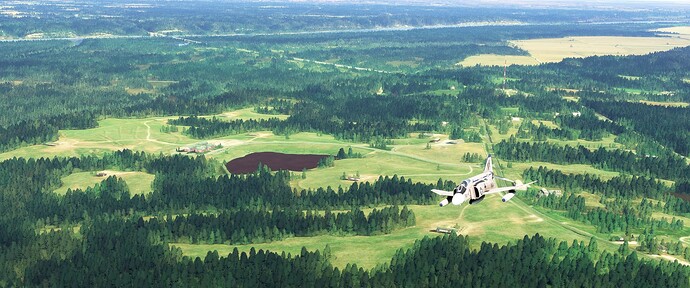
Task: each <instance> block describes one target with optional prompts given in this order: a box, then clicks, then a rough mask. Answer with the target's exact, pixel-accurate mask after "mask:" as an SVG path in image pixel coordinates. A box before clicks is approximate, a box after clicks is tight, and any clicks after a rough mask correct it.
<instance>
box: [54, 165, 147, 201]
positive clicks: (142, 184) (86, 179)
mask: <svg viewBox="0 0 690 288" xmlns="http://www.w3.org/2000/svg"><path fill="white" fill-rule="evenodd" d="M98 172H104V173H105V174H106V176H103V177H99V176H96V172H78V173H72V174H71V175H68V176H66V177H63V178H62V186H60V188H58V189H56V190H55V191H54V192H55V193H57V194H60V195H64V194H65V193H67V189H72V190H74V189H82V190H84V189H86V188H87V187H93V186H94V185H96V184H98V183H101V181H103V180H105V179H106V178H107V177H109V176H117V177H119V178H122V179H123V180H125V182H127V186H129V191H130V193H131V195H135V194H148V193H150V192H151V183H152V182H153V178H154V177H155V175H153V174H149V173H144V172H132V171H130V172H122V171H112V170H104V171H98Z"/></svg>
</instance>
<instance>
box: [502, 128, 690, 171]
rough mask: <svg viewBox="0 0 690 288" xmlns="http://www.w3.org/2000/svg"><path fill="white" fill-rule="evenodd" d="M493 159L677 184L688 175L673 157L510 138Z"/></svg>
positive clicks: (687, 167) (689, 167)
mask: <svg viewBox="0 0 690 288" xmlns="http://www.w3.org/2000/svg"><path fill="white" fill-rule="evenodd" d="M494 151H495V153H496V155H498V156H500V157H501V158H503V159H505V160H508V161H520V162H526V161H544V162H551V163H555V164H589V165H592V166H594V167H595V168H599V169H602V170H608V171H619V172H625V173H631V174H635V175H645V176H650V177H656V178H662V179H668V180H678V179H684V178H686V177H688V175H690V165H688V164H687V163H686V162H685V160H684V159H683V158H682V157H679V156H677V155H660V156H655V157H651V156H650V157H646V156H645V155H638V154H635V153H633V152H631V151H622V150H607V149H605V148H603V147H600V148H598V149H596V150H593V151H592V150H589V149H587V148H586V147H584V146H582V145H579V146H577V147H573V146H570V145H565V146H561V145H557V144H551V143H546V142H536V143H528V142H520V141H518V140H517V139H516V138H515V137H513V136H511V137H510V139H508V141H506V140H503V141H501V142H499V143H497V144H496V145H494Z"/></svg>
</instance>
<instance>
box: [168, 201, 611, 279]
mask: <svg viewBox="0 0 690 288" xmlns="http://www.w3.org/2000/svg"><path fill="white" fill-rule="evenodd" d="M514 199H515V198H514ZM439 201H440V199H439ZM408 207H409V208H410V209H411V210H412V211H414V213H415V217H416V219H417V225H416V226H414V227H408V228H403V229H399V230H396V231H393V233H391V234H388V235H377V236H335V235H323V236H316V237H291V238H288V239H285V240H282V241H276V242H271V243H258V244H248V245H226V244H213V245H207V244H183V243H173V244H170V245H171V246H175V247H179V248H180V249H182V252H183V253H184V255H187V256H192V257H202V258H203V257H204V256H205V255H206V253H208V252H209V251H213V250H217V251H218V253H219V254H220V255H227V254H228V253H230V252H232V250H233V249H235V248H237V249H238V250H239V251H244V252H249V250H250V249H251V248H252V247H254V249H256V250H258V249H263V250H270V251H274V252H278V253H280V252H283V251H284V252H285V253H291V254H292V255H295V254H299V252H300V250H301V249H302V247H306V248H307V249H308V250H323V249H324V248H325V246H326V244H328V245H329V246H330V248H331V251H332V254H333V256H334V259H332V260H331V262H332V263H333V264H334V265H336V266H338V267H345V265H347V264H348V263H354V264H357V265H358V266H360V267H364V268H373V267H376V266H377V265H380V264H386V263H388V262H389V261H390V259H391V258H392V257H393V255H394V254H395V252H396V251H397V250H398V249H407V248H411V247H412V245H413V244H414V241H415V240H418V239H421V238H423V237H438V236H440V235H443V234H440V233H436V232H434V231H432V230H435V229H436V228H437V227H442V228H455V229H457V231H459V233H461V234H464V235H469V237H470V243H471V245H472V246H473V247H474V248H479V247H480V245H481V243H482V242H493V243H499V244H506V243H508V242H510V241H515V240H517V239H521V238H522V237H524V235H534V234H536V233H539V234H540V235H543V236H545V237H557V238H558V239H560V240H563V241H568V242H569V243H570V242H572V240H578V241H585V242H587V241H589V239H590V238H591V237H592V234H591V233H590V232H588V231H585V230H580V229H583V226H586V225H575V224H569V225H564V224H561V223H560V221H561V220H562V219H561V218H558V219H557V220H554V219H551V218H550V217H551V216H547V215H545V214H542V213H541V212H539V211H536V210H534V209H532V208H531V207H529V206H526V205H525V204H524V203H522V202H521V201H519V200H517V201H510V202H508V203H503V202H501V199H500V197H499V196H497V195H491V196H487V198H486V199H485V200H484V201H483V202H481V204H478V205H467V204H466V203H465V204H463V205H462V206H452V205H451V206H446V207H438V206H437V205H425V206H419V205H412V206H408ZM584 228H586V227H584ZM587 230H592V229H587ZM596 237H599V236H596ZM597 241H598V242H599V247H602V248H605V249H616V248H617V246H616V245H614V244H612V243H609V242H608V241H605V240H604V238H603V237H602V238H600V239H597Z"/></svg>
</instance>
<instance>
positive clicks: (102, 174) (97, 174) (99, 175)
mask: <svg viewBox="0 0 690 288" xmlns="http://www.w3.org/2000/svg"><path fill="white" fill-rule="evenodd" d="M105 176H108V173H105V171H101V172H98V173H96V177H105Z"/></svg>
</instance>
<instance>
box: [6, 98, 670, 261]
mask: <svg viewBox="0 0 690 288" xmlns="http://www.w3.org/2000/svg"><path fill="white" fill-rule="evenodd" d="M212 116H215V117H217V118H222V119H227V120H232V119H266V118H270V117H279V118H281V119H285V118H286V117H287V116H286V115H263V114H258V113H256V112H254V110H253V109H252V108H246V109H240V110H235V111H229V112H226V113H221V114H216V115H209V116H204V117H212ZM172 118H176V117H152V118H143V119H115V118H109V119H103V120H101V121H99V127H97V128H93V129H86V130H61V131H60V132H59V135H60V137H59V139H58V140H57V141H55V142H53V143H46V145H34V146H28V147H23V148H19V149H17V150H14V151H10V152H6V153H3V154H0V159H7V158H11V157H52V156H77V155H81V154H101V153H104V152H108V151H115V150H120V149H132V150H138V151H146V152H150V153H164V154H171V153H176V152H175V149H176V148H178V147H181V146H186V145H190V144H194V143H198V142H203V141H208V142H210V143H214V144H221V145H222V148H220V149H217V150H214V151H211V152H208V153H206V157H208V158H212V159H215V160H218V161H220V162H226V161H229V160H232V159H235V158H238V157H242V156H245V155H247V154H250V153H254V152H282V153H294V154H328V155H335V154H336V153H337V152H338V150H339V149H340V148H343V149H345V150H346V151H347V150H348V148H352V150H353V152H354V153H358V154H361V155H362V158H351V159H343V160H338V161H335V165H334V166H333V167H327V168H316V169H311V170H308V171H306V172H305V176H306V177H305V178H302V177H300V176H301V172H295V176H297V177H294V180H292V181H291V184H292V185H293V186H294V187H295V188H299V189H315V188H318V187H327V186H331V187H333V188H337V187H338V186H342V187H348V186H349V185H351V184H352V182H350V181H347V180H341V177H342V175H343V174H345V175H346V176H355V175H359V176H360V181H370V182H373V181H375V180H376V179H377V178H378V177H379V176H381V175H388V176H393V175H398V176H399V177H405V178H409V179H412V180H413V181H415V182H425V183H436V181H438V179H439V178H442V179H446V180H453V181H456V182H457V181H460V180H462V179H465V178H467V177H470V176H473V175H475V174H476V173H478V172H479V171H481V170H482V169H483V163H464V162H462V161H461V159H462V155H463V154H465V153H477V154H479V155H482V157H484V156H485V155H486V153H487V152H486V150H485V149H486V148H485V144H484V143H465V142H464V141H462V140H458V141H452V142H451V141H449V140H448V136H447V135H442V134H437V135H433V136H432V137H430V138H419V137H417V135H414V134H413V135H410V137H409V138H404V139H393V144H392V145H389V149H388V150H381V149H374V148H371V147H369V145H368V144H366V143H353V142H347V141H341V140H338V139H335V138H334V137H333V136H331V135H323V134H317V133H306V132H303V133H296V134H291V135H289V136H285V135H275V134H273V133H272V132H270V131H261V132H250V133H242V134H237V135H229V136H225V137H218V138H215V139H204V140H200V139H193V138H190V137H187V136H185V135H182V134H181V133H180V132H175V133H164V132H161V130H162V129H161V128H162V127H163V126H165V125H167V120H168V119H172ZM518 125H519V122H514V125H513V126H512V128H511V129H510V130H509V132H508V133H507V134H503V135H501V134H499V133H498V131H497V130H496V128H495V127H493V126H489V127H490V129H491V131H492V140H493V142H494V143H497V142H499V141H501V140H502V139H507V138H508V137H510V135H512V134H514V133H516V132H517V127H518ZM546 125H553V123H549V122H546ZM433 138H440V139H441V140H440V141H438V142H429V140H430V139H433ZM556 142H559V143H561V144H571V145H575V144H583V145H586V146H588V147H589V146H607V145H611V143H613V137H609V138H606V139H604V140H603V141H598V142H591V143H590V142H586V141H572V143H571V142H569V141H556ZM496 160H498V161H497V164H498V163H500V164H501V166H502V167H500V166H498V167H497V169H498V173H499V175H502V176H505V177H508V178H511V179H520V178H522V172H523V171H524V170H525V169H528V168H529V167H538V166H546V167H548V168H550V169H558V170H562V171H564V172H565V173H593V174H597V175H600V176H601V177H602V178H611V177H615V176H617V175H618V173H616V172H608V171H602V170H598V169H595V168H593V167H591V166H588V165H556V164H552V163H541V162H532V163H511V166H512V167H511V168H507V167H506V166H507V165H506V164H507V163H506V162H505V161H500V159H496ZM95 172H98V171H88V172H78V173H74V174H72V175H69V176H66V177H64V178H63V179H62V182H63V184H62V186H61V187H59V188H58V189H56V190H55V192H56V193H59V194H63V193H65V192H66V191H67V189H69V188H71V189H77V188H80V189H85V188H86V187H90V186H93V185H95V184H97V183H99V182H100V181H102V180H103V179H104V178H103V177H96V176H95ZM106 173H107V174H108V175H115V176H118V177H121V178H123V179H124V180H125V181H126V182H127V184H128V185H129V187H130V190H131V192H132V194H141V193H148V192H150V189H151V182H152V181H153V178H154V176H153V175H151V174H147V173H143V172H129V171H106ZM554 188H555V187H554ZM429 193H431V192H429ZM581 195H583V196H586V201H587V202H586V203H587V205H588V206H599V205H601V204H599V203H598V201H599V197H598V196H596V195H593V194H588V193H581ZM519 198H520V196H519V195H518V196H517V197H516V198H514V200H512V201H510V202H508V203H503V202H501V199H500V196H498V195H490V196H487V198H486V199H485V200H484V201H483V202H482V203H481V204H479V205H471V206H470V205H467V204H463V205H462V206H452V205H451V206H447V207H438V206H437V205H428V206H411V207H410V208H411V209H412V210H413V211H414V213H415V215H416V219H417V225H416V226H414V227H408V228H404V229H400V230H396V231H394V232H393V233H391V234H388V235H376V236H352V235H350V236H347V235H346V236H341V235H323V236H316V237H291V238H288V239H285V240H282V241H276V242H272V243H258V244H249V245H222V244H216V245H203V244H199V245H192V244H184V243H174V244H171V245H172V246H176V247H179V248H180V249H182V251H183V253H184V254H185V255H189V256H199V257H204V256H205V255H206V253H207V252H208V251H213V250H218V251H219V253H220V254H227V253H229V252H231V251H232V249H234V248H237V249H239V250H241V251H249V250H250V249H251V247H255V249H264V250H271V251H277V252H281V251H285V252H286V253H292V254H298V253H299V251H300V250H301V248H302V247H303V246H304V247H306V248H307V249H309V250H316V249H319V250H322V249H323V248H324V247H325V246H326V244H328V245H329V246H330V248H331V250H332V252H333V255H334V258H333V259H332V262H333V264H334V265H336V266H339V267H344V266H345V265H346V264H347V263H356V264H357V265H359V266H362V267H365V268H372V267H375V266H376V265H379V264H385V263H387V262H388V261H389V260H390V259H391V257H392V256H393V255H394V253H395V252H396V251H397V250H398V249H405V248H409V247H412V245H413V243H414V241H415V240H418V239H421V238H423V237H437V236H439V235H441V234H438V233H436V232H433V231H432V230H434V229H436V228H437V227H444V228H456V229H457V231H459V233H461V234H464V235H468V236H469V237H470V241H471V243H472V245H473V246H474V247H475V248H478V247H480V245H481V243H482V242H495V243H500V244H505V243H508V242H510V241H514V240H516V239H520V238H522V237H524V235H533V234H536V233H539V234H541V235H543V236H545V237H557V238H558V239H560V240H565V241H568V242H572V240H578V241H589V239H590V238H592V237H595V238H597V239H598V241H599V247H603V248H605V249H609V250H614V249H616V248H617V246H616V245H615V244H613V243H611V242H608V239H607V238H608V236H607V235H600V234H597V233H595V230H596V229H595V228H594V227H593V226H590V225H586V224H583V223H575V222H573V221H572V220H570V219H568V218H566V217H565V216H564V215H563V214H562V213H560V212H558V211H546V210H544V209H541V208H534V207H530V206H528V205H526V204H525V203H524V202H522V201H521V200H520V199H519ZM438 200H439V201H440V200H441V198H440V197H439V199H438ZM669 219H670V218H669ZM677 237H680V235H674V236H673V238H674V239H678V238H677Z"/></svg>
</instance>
